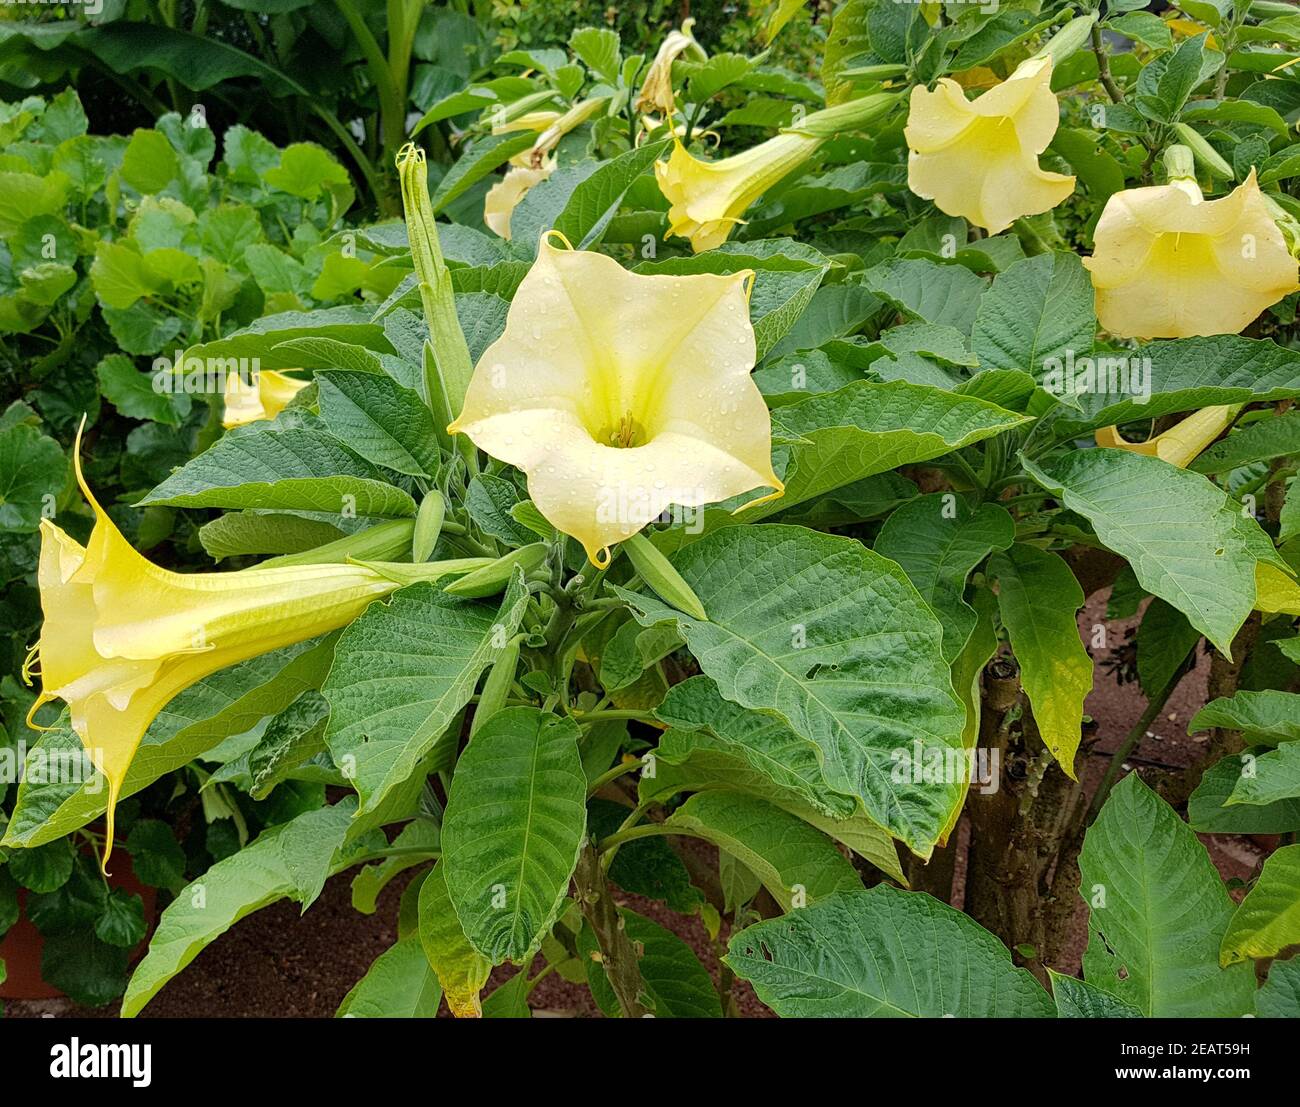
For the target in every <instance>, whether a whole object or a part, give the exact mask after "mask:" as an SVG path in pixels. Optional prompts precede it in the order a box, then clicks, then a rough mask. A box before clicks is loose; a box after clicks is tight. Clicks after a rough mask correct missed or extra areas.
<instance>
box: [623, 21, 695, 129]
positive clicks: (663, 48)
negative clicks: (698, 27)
mask: <svg viewBox="0 0 1300 1107" xmlns="http://www.w3.org/2000/svg"><path fill="white" fill-rule="evenodd" d="M694 25H695V20H693V19H688V20H686V21H685V22H684V23H683V24H682V29H681V30H680V31H670V32H669V33H668V37H667V38H665V39H664V40H663V42H661V43H660V44H659V52H658V53H657V54H655V60H654V61H653V62H651V63H650V69H649V70H648V71H647V73H646V76H645V80H644V81H643V82H642V84H641V91H640V92H639V93H638V94H637V98H636V104H635V109H636V110H637V111H639V112H649V111H659V112H663V114H664V116H665V118H671V117H672V114H673V108H674V101H673V62H675V61H676V60H677V59H678V58H679V57H680V56H681V55H682V54H684V53H686V52H687V51H688V50H689V51H690V52H691V54H692V56H694V57H696V58H698V59H699V60H701V61H703V60H704V58H705V56H706V55H705V53H704V50H703V49H702V48H701V47H700V44H699V43H698V42H696V41H695V38H694V36H693V35H692V34H691V28H692V27H693V26H694Z"/></svg>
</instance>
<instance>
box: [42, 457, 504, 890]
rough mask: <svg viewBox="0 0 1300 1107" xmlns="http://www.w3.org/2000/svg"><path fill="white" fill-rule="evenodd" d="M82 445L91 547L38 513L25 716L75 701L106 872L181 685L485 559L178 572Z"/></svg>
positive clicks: (77, 728)
mask: <svg viewBox="0 0 1300 1107" xmlns="http://www.w3.org/2000/svg"><path fill="white" fill-rule="evenodd" d="M80 446H81V436H80V434H78V436H77V446H76V449H75V452H74V455H73V456H74V461H75V463H76V471H77V482H78V483H79V484H80V486H81V491H82V493H83V495H85V497H86V499H87V500H88V501H89V502H90V505H91V507H92V508H93V509H94V512H95V526H94V529H93V530H92V531H91V534H90V540H89V542H88V543H87V545H85V546H84V547H83V546H82V545H81V544H80V543H79V542H77V541H75V540H74V539H73V538H71V537H70V536H69V535H67V534H66V533H64V532H63V531H62V530H61V529H60V528H59V527H57V526H56V525H55V524H54V523H53V522H51V521H50V520H48V519H46V520H43V521H42V522H41V556H40V563H39V567H38V573H37V576H38V582H39V585H40V592H41V609H42V611H43V612H44V615H45V622H44V624H43V626H42V627H41V636H40V641H39V643H38V644H37V646H36V648H35V650H34V651H33V655H34V657H35V658H37V659H38V660H39V673H40V677H41V692H40V694H39V695H38V696H37V699H36V702H35V704H33V706H32V709H31V712H30V713H29V714H28V721H29V723H30V722H31V721H32V719H33V717H34V715H35V712H36V711H37V709H39V708H40V707H41V706H42V705H43V704H45V703H48V702H50V701H52V700H56V699H58V700H63V701H64V702H65V703H66V704H67V705H68V712H69V715H70V717H71V722H72V728H73V730H75V731H76V733H77V735H78V736H79V737H80V738H81V741H82V744H83V745H84V746H85V747H86V751H87V753H88V755H89V757H90V759H91V762H92V763H93V764H94V766H95V767H96V768H97V769H98V770H99V771H100V772H101V773H103V774H104V778H105V780H106V781H107V784H108V828H107V835H106V838H105V845H104V857H103V864H104V866H105V869H107V865H108V858H109V854H110V853H111V851H112V848H113V816H114V809H115V807H116V804H117V801H118V797H119V796H120V795H121V791H122V783H123V781H124V780H125V778H126V772H127V769H128V768H129V767H130V764H131V761H132V759H133V758H134V756H135V752H136V749H137V748H138V747H139V745H140V740H141V738H143V737H144V733H145V731H146V730H147V729H148V728H149V724H150V723H152V722H153V720H154V719H155V717H156V716H157V715H158V713H159V712H160V711H161V710H162V709H163V707H165V706H166V704H167V703H168V702H169V701H170V700H171V699H172V697H174V696H175V695H176V694H177V693H178V692H181V691H183V690H184V689H186V688H188V687H189V686H190V685H192V684H194V683H195V682H196V681H199V680H202V679H203V678H204V677H206V676H208V675H210V674H211V673H215V672H217V671H218V670H219V669H224V668H226V667H227V666H230V665H234V664H236V663H237V662H240V661H243V660H245V659H247V658H250V657H255V656H257V655H258V654H263V653H267V652H269V651H270V650H275V649H279V648H280V647H282V646H287V645H290V644H292V643H294V642H301V641H304V640H306V639H308V638H314V637H315V636H317V635H319V634H324V633H326V632H327V631H330V630H334V629H335V628H337V627H341V626H344V625H345V624H347V623H349V622H351V621H352V620H353V619H355V618H356V617H357V616H358V615H360V614H361V613H362V612H363V611H364V610H365V609H366V607H367V605H369V604H370V603H371V602H372V601H373V600H375V599H377V598H379V597H381V596H385V595H387V594H389V593H390V592H393V591H395V590H396V589H397V588H399V587H402V585H403V584H408V583H413V582H414V581H416V580H436V579H438V578H439V577H441V576H446V575H449V574H451V573H456V572H465V571H467V570H469V569H474V568H478V567H480V566H481V565H482V564H484V563H485V562H484V559H481V558H474V559H468V560H466V561H462V562H431V563H428V564H425V565H392V566H384V565H370V564H367V565H361V564H320V565H298V566H290V567H286V568H268V569H258V568H252V569H242V570H240V571H238V572H234V573H174V572H170V571H169V570H167V569H163V568H160V567H159V566H157V565H154V564H153V563H152V562H151V561H149V560H148V559H147V558H146V557H144V556H143V555H141V554H139V553H137V552H136V550H135V549H133V548H132V546H131V545H130V543H129V542H127V540H126V539H125V538H124V537H123V536H122V533H121V532H120V531H119V530H118V529H117V527H116V526H115V525H114V523H113V521H112V519H110V518H109V517H108V515H107V513H106V512H105V511H104V509H103V508H102V507H101V506H100V505H99V502H98V501H97V500H96V499H95V497H94V495H93V494H92V493H91V491H90V488H89V487H88V486H87V484H86V481H85V477H84V476H83V474H82V471H81V459H80ZM29 668H30V666H29Z"/></svg>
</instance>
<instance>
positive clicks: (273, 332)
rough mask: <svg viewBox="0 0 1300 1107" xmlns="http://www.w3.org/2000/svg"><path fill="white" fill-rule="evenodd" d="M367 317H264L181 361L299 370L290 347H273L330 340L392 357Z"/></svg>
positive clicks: (336, 312)
mask: <svg viewBox="0 0 1300 1107" xmlns="http://www.w3.org/2000/svg"><path fill="white" fill-rule="evenodd" d="M371 315H372V312H371V310H370V309H369V308H362V307H347V306H345V307H333V308H319V309H317V310H316V311H284V312H279V313H278V314H276V315H264V316H262V317H261V318H260V319H258V320H257V321H256V322H253V323H250V324H249V325H248V326H247V327H244V328H242V329H241V330H237V331H232V332H231V333H230V334H228V335H226V336H225V337H224V338H218V339H216V340H215V341H212V342H204V343H202V344H200V345H198V346H191V347H190V348H189V349H188V350H186V351H185V358H186V360H188V359H189V358H192V357H195V358H200V359H203V360H204V361H207V360H208V359H209V358H217V359H228V358H248V359H250V360H251V359H253V358H256V359H258V363H259V367H260V368H262V369H297V368H300V367H301V365H302V359H301V355H300V354H299V353H298V351H297V350H296V349H295V348H294V347H292V346H288V347H286V349H285V350H283V351H279V352H277V347H279V346H281V345H282V344H286V343H288V342H289V341H290V340H291V339H296V338H316V339H320V338H332V339H335V340H336V341H338V342H344V343H351V344H353V345H357V346H364V347H366V348H367V349H370V350H375V351H378V352H379V353H386V354H391V353H393V352H394V351H393V348H392V346H391V345H390V344H389V342H388V339H387V338H385V337H384V328H383V327H382V326H381V325H380V324H378V323H373V322H371ZM218 363H219V364H220V362H218ZM348 368H354V367H353V366H348Z"/></svg>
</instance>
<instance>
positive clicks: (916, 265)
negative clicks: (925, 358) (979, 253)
mask: <svg viewBox="0 0 1300 1107" xmlns="http://www.w3.org/2000/svg"><path fill="white" fill-rule="evenodd" d="M1021 264H1024V263H1023V262H1022V263H1021ZM862 283H863V286H864V287H865V288H866V289H867V290H868V291H870V292H873V293H875V295H877V296H879V297H880V298H881V299H882V300H886V301H887V302H889V303H890V304H892V305H893V306H894V308H896V309H897V310H898V311H900V312H902V313H903V314H904V315H906V316H907V317H908V318H910V319H915V320H918V321H920V322H923V323H943V324H945V325H947V326H950V327H955V328H956V329H957V330H959V331H961V332H962V333H963V334H970V333H971V327H972V326H973V325H974V323H975V319H976V315H977V312H978V311H979V308H980V304H981V298H982V297H983V294H984V290H985V288H986V285H985V284H984V282H983V281H982V280H980V278H979V277H977V276H976V275H975V274H974V273H972V272H971V271H970V270H969V269H967V268H966V267H965V266H964V265H940V264H938V263H937V262H933V261H926V260H924V259H922V258H892V259H890V260H889V261H887V262H884V263H883V264H881V265H877V266H876V267H875V268H873V269H869V270H867V272H866V273H865V274H863V277H862ZM1010 368H1013V369H1018V368H1022V366H1018V365H1011V366H1010Z"/></svg>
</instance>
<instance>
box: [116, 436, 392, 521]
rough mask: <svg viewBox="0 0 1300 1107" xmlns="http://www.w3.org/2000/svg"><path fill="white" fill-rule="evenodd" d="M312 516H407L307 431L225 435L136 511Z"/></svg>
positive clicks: (358, 466) (369, 475)
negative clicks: (154, 507) (162, 507)
mask: <svg viewBox="0 0 1300 1107" xmlns="http://www.w3.org/2000/svg"><path fill="white" fill-rule="evenodd" d="M149 504H171V505H173V506H175V507H225V508H260V509H263V510H269V509H276V510H282V511H314V512H319V513H321V514H323V515H326V516H328V517H330V518H331V519H345V518H353V517H355V516H358V515H360V516H367V515H374V516H412V515H414V514H415V501H414V500H413V499H412V498H411V496H410V494H409V493H407V492H405V491H403V490H402V489H400V488H397V487H395V486H394V485H392V484H390V483H388V481H387V480H385V479H384V477H383V474H382V473H381V472H380V471H379V470H378V469H376V468H375V467H374V466H372V465H371V464H370V463H369V462H367V461H364V460H363V459H362V458H361V457H359V456H358V455H357V454H355V453H354V452H353V451H352V450H350V449H348V448H347V447H346V446H345V445H344V444H343V443H342V442H340V441H338V439H336V438H333V437H332V436H331V435H328V434H326V433H325V432H324V431H323V430H320V429H318V428H315V427H288V428H285V429H266V428H265V427H262V426H259V425H258V424H251V425H250V427H249V428H248V430H246V431H245V432H242V433H233V434H227V435H226V436H225V437H224V438H222V439H221V440H220V441H219V442H217V443H216V445H214V446H210V447H209V448H208V449H206V450H204V452H203V453H201V454H199V456H198V457H196V458H195V459H194V460H193V461H191V462H189V464H187V465H185V466H183V467H182V468H180V469H178V470H177V471H176V472H174V473H173V474H172V475H171V476H170V477H168V478H167V479H166V480H165V481H163V482H162V484H160V485H159V486H158V487H157V488H155V489H154V490H153V491H152V492H150V493H149V494H148V495H147V496H145V497H144V499H142V500H141V501H140V506H142V507H143V506H147V505H149Z"/></svg>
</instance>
